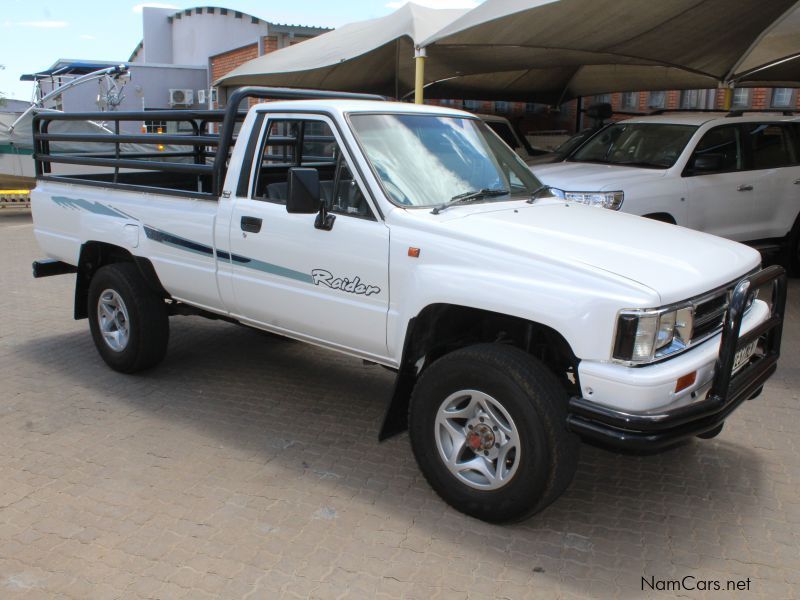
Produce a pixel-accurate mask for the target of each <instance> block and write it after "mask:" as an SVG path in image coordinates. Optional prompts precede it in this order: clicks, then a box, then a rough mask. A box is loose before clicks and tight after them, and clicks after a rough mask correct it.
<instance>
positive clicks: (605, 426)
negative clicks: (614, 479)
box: [567, 267, 786, 451]
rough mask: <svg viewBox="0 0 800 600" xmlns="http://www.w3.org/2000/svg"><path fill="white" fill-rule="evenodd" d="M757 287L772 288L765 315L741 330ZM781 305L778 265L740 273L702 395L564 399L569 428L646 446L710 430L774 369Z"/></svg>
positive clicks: (632, 447) (630, 446) (626, 444)
mask: <svg viewBox="0 0 800 600" xmlns="http://www.w3.org/2000/svg"><path fill="white" fill-rule="evenodd" d="M757 289H761V290H762V291H763V290H769V289H771V292H772V297H771V301H770V304H769V306H770V307H771V308H770V311H769V316H768V317H767V318H766V319H765V320H763V321H762V322H761V323H759V324H758V325H756V326H755V327H752V328H751V329H749V331H745V332H744V333H741V330H742V320H743V318H744V311H745V307H746V305H747V300H748V297H749V296H750V295H751V294H752V293H753V291H754V290H757ZM785 306H786V273H785V271H784V270H783V269H782V268H781V267H769V268H767V269H764V270H762V271H760V272H758V273H755V274H753V275H751V276H749V277H746V278H744V279H743V280H742V281H740V282H739V283H738V284H737V285H736V287H735V288H734V291H733V293H732V296H731V300H730V304H729V308H728V312H727V315H726V317H725V325H724V327H723V330H722V336H721V340H720V345H719V353H718V356H717V357H716V360H715V363H714V367H713V377H712V379H711V381H710V383H709V384H708V385H703V386H702V392H703V393H705V390H706V389H708V392H707V395H706V396H705V398H704V399H702V400H698V401H695V402H692V403H689V404H683V405H679V406H675V407H667V408H666V409H665V410H650V411H647V412H635V411H632V410H628V409H621V408H619V407H614V406H609V405H607V404H601V403H599V402H597V401H596V400H590V399H587V398H578V397H575V398H572V399H571V400H570V403H569V415H568V417H567V424H568V427H569V429H570V430H572V431H574V432H576V433H578V434H580V435H581V436H582V437H584V438H587V439H591V440H595V441H598V442H601V443H603V444H607V445H611V446H615V447H618V448H624V449H630V450H645V451H653V450H660V449H662V448H665V447H669V446H672V445H674V444H676V443H678V442H680V441H681V440H684V439H686V438H690V437H694V436H697V435H700V434H703V433H705V432H708V431H711V430H713V429H714V428H716V427H718V426H719V425H721V424H722V423H723V422H724V421H725V419H727V418H728V416H729V415H730V414H731V413H732V412H733V411H734V410H736V408H737V407H738V406H739V405H740V404H741V403H742V402H744V401H745V400H747V399H748V398H751V397H754V396H755V395H757V394H758V392H759V391H760V390H761V387H762V386H763V385H764V382H766V381H767V379H769V377H770V376H771V375H772V374H773V373H774V372H775V369H776V368H777V363H778V358H779V356H780V347H781V334H782V331H783V317H784V311H785ZM740 333H741V335H740ZM754 340H758V351H757V352H756V354H755V355H754V356H753V358H751V359H750V362H749V363H748V364H747V365H746V366H744V367H743V368H741V369H740V370H739V371H737V372H736V373H733V364H734V360H735V356H736V352H737V350H739V349H741V348H744V347H746V346H747V345H748V344H750V343H751V342H753V341H754ZM691 353H692V351H690V352H687V353H686V355H684V356H687V355H690V354H691ZM645 368H646V367H645ZM698 391H700V390H698ZM695 393H697V392H693V394H695Z"/></svg>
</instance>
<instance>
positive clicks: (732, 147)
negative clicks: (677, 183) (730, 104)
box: [684, 125, 766, 241]
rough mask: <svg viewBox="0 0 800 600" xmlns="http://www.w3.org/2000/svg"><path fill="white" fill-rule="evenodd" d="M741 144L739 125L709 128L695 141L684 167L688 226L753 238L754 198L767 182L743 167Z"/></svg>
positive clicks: (735, 237) (730, 236)
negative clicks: (692, 150) (687, 201)
mask: <svg viewBox="0 0 800 600" xmlns="http://www.w3.org/2000/svg"><path fill="white" fill-rule="evenodd" d="M743 146H744V140H743V139H742V131H741V128H740V127H739V126H738V125H722V126H719V127H714V128H712V129H709V130H708V131H707V132H706V133H705V134H704V135H703V137H702V138H701V139H700V141H699V142H698V144H697V146H696V147H695V149H694V152H693V153H692V157H691V158H690V159H689V163H688V164H687V166H686V169H685V170H684V177H686V178H687V179H686V181H687V194H688V200H689V207H688V221H689V227H690V228H691V229H697V230H699V231H705V232H707V233H713V234H715V235H719V236H721V237H725V238H728V239H731V240H736V241H745V240H749V239H752V237H751V229H752V219H753V205H754V202H753V198H754V195H755V194H757V193H758V191H759V189H760V188H762V187H763V186H764V185H765V183H766V182H764V181H761V180H760V178H759V177H758V175H757V174H754V173H753V172H752V171H747V170H745V154H744V148H743ZM695 164H697V165H698V167H699V166H700V165H702V166H703V169H702V170H701V169H700V168H695Z"/></svg>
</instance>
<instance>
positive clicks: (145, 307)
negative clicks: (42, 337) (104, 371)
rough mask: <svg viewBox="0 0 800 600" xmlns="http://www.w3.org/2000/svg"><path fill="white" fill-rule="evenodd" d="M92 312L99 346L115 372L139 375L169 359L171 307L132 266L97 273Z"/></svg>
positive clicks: (91, 293) (91, 292)
mask: <svg viewBox="0 0 800 600" xmlns="http://www.w3.org/2000/svg"><path fill="white" fill-rule="evenodd" d="M88 309H89V329H90V330H91V332H92V338H93V339H94V344H95V346H96V347H97V351H98V352H99V353H100V356H101V357H102V358H103V360H104V361H105V362H106V364H108V366H110V367H111V368H112V369H114V370H116V371H120V372H122V373H135V372H137V371H141V370H143V369H147V368H150V367H153V366H155V365H157V364H158V363H159V362H161V360H162V359H163V358H164V355H165V354H166V351H167V342H168V341H169V317H168V315H167V308H166V305H165V304H164V300H163V299H162V298H160V297H159V296H158V294H156V293H155V292H154V291H153V290H152V289H150V287H149V286H148V285H147V282H146V281H145V280H144V277H142V275H141V273H140V272H139V269H138V268H137V267H136V265H134V264H133V263H115V264H111V265H107V266H105V267H102V268H101V269H100V270H98V271H97V273H95V275H94V277H93V278H92V281H91V283H90V284H89V306H88Z"/></svg>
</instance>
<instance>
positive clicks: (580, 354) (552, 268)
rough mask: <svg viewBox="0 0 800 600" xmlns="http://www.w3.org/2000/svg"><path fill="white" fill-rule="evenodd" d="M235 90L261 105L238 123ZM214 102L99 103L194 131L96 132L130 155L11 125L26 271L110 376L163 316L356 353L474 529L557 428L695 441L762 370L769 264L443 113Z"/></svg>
mask: <svg viewBox="0 0 800 600" xmlns="http://www.w3.org/2000/svg"><path fill="white" fill-rule="evenodd" d="M248 98H249V99H252V98H278V99H281V100H279V101H274V102H269V103H262V104H256V105H254V106H253V107H252V108H250V110H249V111H248V112H247V113H246V116H245V113H240V112H238V110H237V107H238V106H239V105H240V102H241V101H243V100H247V99H248ZM293 98H304V99H301V100H291V101H285V100H287V99H293ZM228 106H229V108H228V109H227V110H226V111H224V112H223V111H216V112H212V111H161V112H155V113H152V112H148V113H147V114H145V113H105V114H104V118H105V120H106V121H108V120H109V119H110V120H112V121H115V120H128V121H137V120H138V121H142V120H145V119H147V120H152V119H158V120H184V121H189V122H191V123H192V124H193V125H192V127H193V128H194V133H189V134H183V135H163V136H157V135H155V134H142V135H118V136H117V137H116V138H115V139H116V142H117V143H119V144H123V143H135V144H145V145H147V144H153V146H152V147H153V148H154V150H153V152H152V153H150V154H146V153H139V154H137V155H135V156H125V155H121V154H120V153H119V152H116V153H114V154H113V155H91V154H87V153H85V152H84V153H82V154H81V155H80V156H73V155H70V154H68V153H56V152H54V151H53V150H52V149H51V146H50V144H51V143H53V142H57V141H65V139H66V138H65V137H64V136H67V137H70V138H74V137H75V136H76V135H78V134H55V133H48V131H49V123H51V122H53V121H55V120H63V119H81V118H83V119H91V118H94V119H97V118H98V116H97V115H96V114H83V115H74V114H73V115H70V114H60V115H53V114H50V115H40V116H38V117H37V118H36V120H35V125H34V129H35V131H34V139H35V146H36V147H35V158H36V161H37V162H36V165H37V172H38V179H37V187H36V189H35V190H34V191H33V194H32V205H33V217H34V226H35V234H36V237H37V239H38V242H39V244H40V246H41V248H42V250H43V251H44V253H45V254H46V255H47V257H48V258H47V259H44V260H41V261H37V262H35V263H34V276H37V277H43V276H48V275H56V274H62V273H77V277H76V290H75V309H74V310H75V317H76V318H86V317H88V319H89V325H90V329H91V333H92V336H93V338H94V342H95V344H96V346H97V349H98V351H99V353H100V355H101V356H102V358H103V359H104V360H105V362H106V363H108V365H109V366H111V367H112V368H114V369H117V370H119V371H122V372H125V373H132V372H137V371H141V370H143V369H146V368H149V367H153V366H155V365H156V364H157V363H159V362H160V361H161V360H162V359H163V358H164V356H165V353H166V350H167V345H168V337H169V317H170V316H172V315H182V314H195V315H203V316H207V317H211V318H221V319H225V320H229V321H233V322H239V323H242V324H245V325H248V326H251V327H255V328H258V329H262V330H266V331H269V332H273V333H276V334H280V335H283V336H287V337H291V338H295V339H298V340H303V341H306V342H310V343H312V344H317V345H319V346H323V347H325V348H329V349H331V350H336V351H339V352H344V353H346V354H349V355H352V356H355V357H359V358H362V359H364V360H366V361H371V362H374V363H379V364H381V365H383V366H385V367H388V368H390V369H393V370H396V372H397V380H396V385H395V389H394V392H393V394H392V397H391V399H390V401H389V404H388V408H387V412H386V419H385V423H384V426H383V430H382V431H381V433H380V437H381V438H385V437H387V436H390V435H393V434H395V433H398V432H401V431H403V430H404V429H405V428H406V427H407V428H408V430H409V435H410V441H411V447H412V449H413V452H414V454H415V456H416V459H417V461H418V463H419V466H420V468H421V470H422V472H423V473H424V475H425V477H426V478H427V480H428V481H429V482H430V484H431V486H432V487H433V488H434V489H435V490H436V492H437V493H439V494H440V495H441V497H442V498H444V499H445V500H446V501H447V502H449V503H450V504H451V505H453V506H454V507H456V508H457V509H459V510H461V511H463V512H465V513H468V514H470V515H474V516H476V517H478V518H481V519H485V520H487V521H493V522H501V521H508V520H515V519H521V518H524V517H526V516H528V515H530V514H532V513H534V512H536V511H537V510H540V509H542V508H543V507H544V506H546V505H547V504H548V503H550V502H551V501H553V500H554V499H555V498H556V497H557V496H558V495H559V494H560V493H561V492H562V491H563V490H564V489H565V488H566V487H567V486H568V484H569V482H570V481H571V478H572V476H573V473H574V471H575V468H576V463H577V458H578V447H579V439H580V438H584V439H586V440H591V441H594V442H599V443H603V444H605V445H608V446H612V447H617V448H628V449H635V450H646V451H650V450H659V449H662V448H665V447H667V446H669V445H673V444H675V443H677V442H680V441H682V440H685V439H688V438H691V437H695V436H700V437H712V436H714V435H716V434H717V433H718V432H719V431H720V429H721V428H722V425H723V422H724V421H725V419H726V418H727V417H728V416H729V415H730V413H731V412H732V411H733V410H734V409H735V408H736V407H737V406H739V405H740V404H741V403H742V402H743V401H744V400H747V399H749V398H752V397H755V396H756V395H758V393H759V392H760V390H761V388H762V386H763V384H764V382H765V381H766V380H767V379H768V378H769V377H770V375H771V374H772V373H773V372H774V371H775V368H776V365H777V360H778V355H779V351H780V338H781V331H782V326H783V311H784V305H785V294H786V277H785V274H784V272H783V270H782V269H781V268H780V267H770V268H769V269H765V270H759V265H760V259H759V255H758V253H757V252H756V251H754V250H752V249H750V248H748V247H746V246H743V245H741V244H738V243H735V242H731V241H728V240H725V239H721V238H718V237H713V236H710V235H707V234H703V233H699V232H695V231H690V230H687V229H682V228H677V227H672V226H669V225H665V224H663V223H658V222H655V221H651V220H647V219H642V218H639V217H636V216H632V215H625V214H620V213H617V212H613V211H598V210H595V209H593V208H588V207H586V206H582V205H580V204H578V203H572V202H565V201H563V200H560V199H557V198H554V197H551V196H549V195H547V191H545V190H546V188H543V187H542V186H541V185H540V183H539V181H538V180H537V179H536V178H535V177H534V175H533V174H531V172H530V170H529V169H528V168H527V167H526V166H525V164H524V163H523V162H522V161H521V160H520V159H519V157H518V156H517V155H516V154H515V153H514V152H513V151H512V150H511V149H510V148H509V147H508V146H506V145H505V144H504V143H503V142H502V140H501V139H500V138H499V137H497V136H496V135H495V134H494V133H492V132H491V130H490V129H489V128H488V127H487V126H486V125H485V124H483V123H481V122H480V121H479V120H478V119H477V118H476V117H474V116H472V115H469V114H467V113H463V112H460V111H456V110H450V109H441V108H434V107H428V106H415V105H409V104H399V103H390V102H383V101H379V100H376V99H374V98H369V97H368V98H364V97H361V96H357V95H353V94H349V95H348V94H333V93H325V92H314V91H303V92H301V91H297V90H294V91H292V90H280V89H272V90H270V89H266V88H245V89H242V90H239V91H237V92H235V93H234V95H233V96H232V97H231V98H230V100H229V105H228ZM223 119H224V120H223ZM242 120H243V122H241V123H240V121H242ZM215 121H216V122H219V121H223V122H222V125H221V127H220V128H219V130H220V133H219V134H218V135H216V134H210V133H207V131H208V130H209V129H210V128H209V123H211V122H215ZM234 138H235V139H234ZM72 141H76V140H74V139H72ZM79 141H84V142H86V143H91V142H92V141H93V138H92V136H87V135H86V134H80V140H79ZM99 141H102V142H108V141H109V138H108V136H103V139H102V140H99ZM156 144H161V145H164V144H168V145H170V147H173V146H175V145H181V144H184V145H186V146H188V148H189V150H187V152H184V153H180V152H170V153H168V154H169V155H168V156H167V155H160V154H159V150H157V146H156ZM213 148H216V151H215V152H211V149H213ZM64 163H66V164H71V165H75V164H78V165H84V166H86V167H87V170H88V171H89V172H87V174H85V175H68V176H67V175H61V176H59V175H55V174H54V172H53V167H57V166H58V165H59V164H64ZM100 169H105V170H106V171H105V172H103V173H99V174H98V172H97V171H98V170H100ZM92 170H94V171H95V173H94V174H92V173H91V171H92Z"/></svg>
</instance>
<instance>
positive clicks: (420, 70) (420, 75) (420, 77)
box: [414, 48, 428, 104]
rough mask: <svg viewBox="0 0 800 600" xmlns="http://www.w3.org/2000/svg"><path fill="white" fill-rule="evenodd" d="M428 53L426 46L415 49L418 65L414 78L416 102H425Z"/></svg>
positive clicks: (415, 58)
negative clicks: (426, 59)
mask: <svg viewBox="0 0 800 600" xmlns="http://www.w3.org/2000/svg"><path fill="white" fill-rule="evenodd" d="M427 56H428V53H427V52H426V51H425V48H417V49H416V50H415V51H414V66H415V67H416V77H415V79H414V103H415V104H424V103H425V58H426V57H427Z"/></svg>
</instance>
